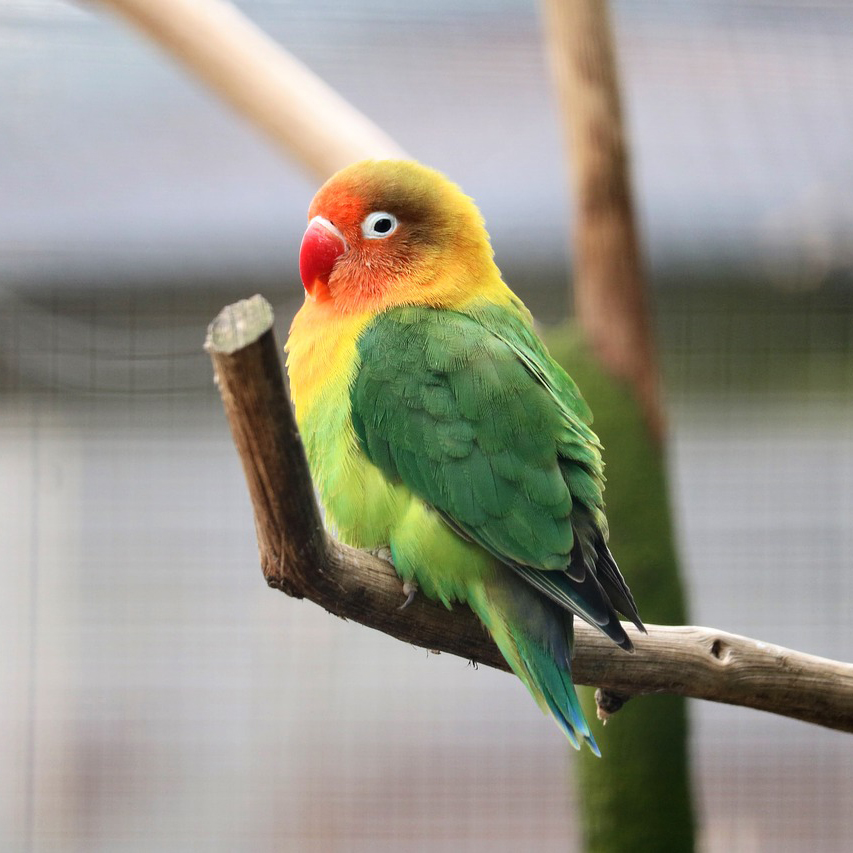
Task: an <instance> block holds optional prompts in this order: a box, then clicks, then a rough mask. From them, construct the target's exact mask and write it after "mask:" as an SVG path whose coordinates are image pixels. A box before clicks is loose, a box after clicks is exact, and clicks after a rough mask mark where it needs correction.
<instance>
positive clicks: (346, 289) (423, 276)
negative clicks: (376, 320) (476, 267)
mask: <svg viewBox="0 0 853 853" xmlns="http://www.w3.org/2000/svg"><path fill="white" fill-rule="evenodd" d="M308 216H309V219H310V221H309V224H308V229H307V230H306V232H305V235H304V237H303V238H302V247H301V249H300V253H299V269H300V274H301V276H302V283H303V285H304V286H305V290H306V292H307V294H308V296H309V298H310V299H313V300H315V301H317V302H332V303H334V307H335V308H336V309H338V310H340V311H341V312H343V313H349V312H352V311H358V310H374V311H376V310H382V309H383V308H386V307H388V306H390V305H394V304H402V303H407V302H408V303H417V302H430V301H432V296H431V294H432V293H434V292H435V288H436V286H437V282H438V281H439V279H441V278H442V276H443V275H444V274H445V273H446V271H447V269H448V268H450V267H452V266H453V260H454V257H455V256H456V255H458V254H459V251H460V250H461V251H462V252H463V255H467V256H468V257H470V256H471V255H472V248H471V247H472V246H474V245H476V246H482V245H485V250H486V255H487V257H488V259H490V258H491V252H490V249H489V246H488V240H487V238H486V237H485V232H484V230H483V228H482V223H481V220H480V218H479V214H478V213H477V210H476V208H475V207H474V205H473V204H472V203H471V201H470V199H468V198H467V197H466V196H464V195H463V194H462V193H461V192H460V191H459V190H458V189H457V188H456V187H455V186H454V185H453V184H451V183H450V182H449V181H447V180H446V179H445V178H443V177H442V176H441V175H439V174H438V173H437V172H433V171H432V170H430V169H426V168H425V167H423V166H420V165H418V164H415V163H409V162H405V161H389V160H380V161H366V162H363V163H357V164H355V165H354V166H350V167H349V168H347V169H344V170H343V171H342V172H339V173H338V174H337V175H335V176H334V177H332V178H331V179H330V180H329V181H328V182H327V183H326V184H324V186H323V187H321V188H320V191H319V192H318V193H317V195H316V196H315V197H314V200H313V202H312V203H311V207H310V208H309V211H308ZM472 224H473V226H474V227H473V229H472V227H471V225H472ZM472 231H473V235H472ZM480 253H482V251H481V250H480Z"/></svg>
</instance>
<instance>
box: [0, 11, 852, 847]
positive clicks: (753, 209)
mask: <svg viewBox="0 0 853 853" xmlns="http://www.w3.org/2000/svg"><path fill="white" fill-rule="evenodd" d="M240 5H241V8H244V10H245V11H247V12H248V13H249V14H250V15H251V16H252V17H254V18H255V20H257V21H258V22H259V23H261V24H262V26H264V28H265V29H267V30H268V31H270V32H271V33H272V34H273V35H274V36H275V37H276V38H278V39H280V40H281V41H282V42H283V43H284V44H285V45H286V46H288V47H290V48H291V49H293V50H294V51H295V52H297V53H298V54H299V55H300V57H301V58H303V59H305V60H306V61H308V62H309V63H310V64H311V65H312V66H313V67H315V68H317V70H319V71H320V72H321V73H322V74H323V75H324V76H325V77H326V78H327V79H329V80H330V81H331V82H332V83H334V84H335V85H337V86H339V87H340V88H341V89H342V91H343V92H344V93H345V94H346V95H347V96H348V97H351V98H352V99H353V100H354V101H355V102H356V103H357V105H358V106H360V107H362V108H364V109H366V110H367V111H368V112H369V113H370V114H371V115H372V116H373V117H374V118H376V119H377V120H379V121H380V123H382V124H383V125H384V126H385V127H387V128H388V129H389V130H391V131H392V133H394V135H395V136H397V137H398V138H399V139H400V140H401V141H402V142H403V144H404V145H406V146H407V147H408V148H409V149H410V150H411V151H412V152H413V153H414V154H416V155H417V156H419V157H420V158H421V159H424V160H425V161H428V162H431V163H433V164H435V165H438V166H440V167H441V168H443V169H445V170H446V171H447V172H448V173H450V174H451V175H452V176H453V177H454V178H455V179H457V180H458V181H459V182H460V183H461V184H462V185H463V186H464V187H465V189H466V190H468V191H469V192H471V193H472V194H473V195H474V196H475V197H476V198H477V199H478V201H480V202H481V204H482V206H483V208H484V211H485V213H486V216H487V219H488V221H489V224H490V229H491V231H492V235H493V237H494V241H495V244H496V250H497V253H498V259H499V261H500V262H501V266H502V268H504V269H505V271H506V273H507V277H508V279H509V280H510V281H511V282H512V283H513V284H514V285H515V286H516V287H517V289H518V290H519V292H520V293H521V294H522V296H523V297H524V298H525V300H526V301H527V302H528V303H529V304H530V305H531V306H532V307H533V308H534V310H535V312H536V313H538V314H539V315H541V316H542V317H543V318H553V317H555V316H558V315H559V314H561V313H562V312H563V310H564V308H563V306H564V304H565V295H564V291H565V286H564V275H563V273H562V267H563V265H564V260H563V257H564V252H565V249H564V243H565V239H564V233H565V228H566V221H565V218H566V214H565V213H564V206H565V201H564V198H565V193H564V188H563V186H562V183H561V180H560V179H559V178H555V176H559V175H561V173H562V165H561V151H560V142H559V138H560V137H559V123H558V121H557V118H556V112H555V110H554V107H553V104H552V102H551V95H550V88H549V84H548V81H547V74H546V68H545V64H544V59H543V55H542V46H541V36H542V34H541V31H540V25H539V22H538V19H537V12H536V9H535V8H534V7H533V6H532V5H531V4H529V3H522V2H505V3H500V4H493V3H490V4H486V3H481V4H478V3H475V4H470V5H469V7H468V8H467V9H466V10H465V11H464V12H460V11H458V10H457V9H456V4H449V3H438V4H430V5H429V6H428V7H426V6H423V5H420V6H416V5H415V4H408V5H406V4H403V5H402V6H399V5H397V4H394V5H393V9H392V8H391V4H382V3H379V2H372V3H364V4H345V5H343V6H339V5H338V4H332V3H328V4H319V5H318V4H303V5H300V4H287V5H284V4H281V5H280V4H277V3H265V2H260V1H259V0H255V2H247V3H245V4H240ZM614 17H615V24H616V28H617V34H618V46H619V53H620V62H621V66H622V71H623V78H624V83H625V90H626V102H627V107H628V111H629V116H630V119H631V127H632V132H633V134H632V135H633V142H634V150H635V164H636V168H635V172H636V178H637V180H636V184H637V188H638V195H639V200H640V206H641V208H642V211H643V222H644V226H645V231H646V233H647V235H648V244H649V247H650V257H651V262H652V270H653V278H654V280H655V284H656V286H657V289H656V302H657V321H658V329H659V337H660V342H661V346H662V356H663V358H662V360H663V365H664V371H665V377H666V389H667V396H668V404H669V409H670V419H671V427H672V434H671V442H670V458H671V463H672V475H673V486H672V488H673V494H674V498H675V504H676V510H677V517H678V521H679V535H680V544H681V552H682V555H683V558H684V569H685V573H686V578H687V584H688V587H689V591H690V594H691V611H692V618H693V621H694V622H696V623H698V624H707V625H713V626H716V627H720V628H723V629H726V630H731V631H735V632H737V633H743V634H747V635H749V636H753V637H757V638H760V639H762V640H766V641H769V642H775V643H780V644H783V645H786V646H790V647H794V648H797V649H800V650H803V651H806V652H811V653H814V654H819V655H825V656H828V657H833V658H839V659H850V657H851V649H853V627H851V620H850V618H849V617H850V603H851V601H853V574H851V571H850V568H851V554H853V521H851V519H853V285H852V284H851V282H853V272H852V271H853V250H851V245H853V243H851V237H850V234H851V232H853V211H852V210H851V204H850V201H849V200H850V198H851V197H853V195H851V193H850V189H851V182H853V171H852V170H851V152H850V148H849V139H851V138H853V127H851V125H853V82H851V81H853V73H850V72H851V71H853V69H851V62H853V60H851V57H853V50H851V49H850V48H851V47H853V11H851V9H850V8H849V7H848V5H847V4H841V3H837V4H832V3H803V4H796V3H781V2H769V0H768V2H761V3H759V2H755V3H748V4H743V3H727V2H694V3H676V2H672V3H665V4H661V3H651V2H628V0H625V2H621V3H616V4H615V5H614ZM0 43H2V45H3V48H4V49H3V50H2V51H0V69H2V71H3V73H2V74H0V101H2V103H3V104H4V108H3V110H2V112H0V186H2V187H3V190H2V195H0V543H2V555H3V565H4V567H5V571H4V572H3V582H2V584H3V585H2V590H0V648H2V649H3V654H2V655H0V755H2V756H3V761H2V764H0V846H2V847H3V849H9V850H18V849H20V850H49V849H56V850H68V849H87V850H134V849H138V850H146V851H147V850H153V849H163V850H174V849H186V848H200V849H205V850H215V849H223V850H253V849H258V848H259V847H260V848H262V849H263V848H267V847H270V846H273V845H275V846H276V847H277V848H279V849H294V850H310V849H316V850H327V849H346V850H359V849H364V850H373V849H377V848H380V849H382V848H384V849H394V850H403V849H454V850H457V849H458V850H466V849H467V850H478V849H481V848H485V847H489V848H490V849H498V850H517V849H526V847H527V846H531V845H532V844H534V843H535V844H536V847H537V849H540V850H557V849H560V850H564V849H566V848H567V847H569V848H571V847H573V846H574V847H577V845H578V828H577V824H576V820H575V817H574V814H573V807H572V804H571V802H572V800H571V798H572V790H571V787H572V783H571V776H570V772H569V771H570V762H571V760H572V757H571V755H570V754H569V753H570V751H569V750H568V749H566V748H565V745H564V744H563V742H562V741H561V740H560V738H559V735H558V733H557V732H556V731H555V730H554V728H553V725H552V723H551V722H550V721H549V720H547V719H546V718H545V717H543V716H541V715H540V714H538V712H537V711H536V709H535V708H534V707H533V705H532V704H531V702H530V700H529V697H528V696H527V695H526V694H525V692H524V690H523V689H522V688H521V686H520V685H519V684H518V683H516V682H515V680H514V679H511V678H508V677H507V676H505V675H503V674H501V673H497V672H492V671H490V670H487V669H486V668H480V669H479V670H476V671H473V670H472V668H471V667H470V666H468V665H467V664H466V663H465V662H464V661H460V660H456V659H452V658H449V657H445V656H441V657H435V656H429V655H426V654H425V653H423V652H421V651H418V650H415V649H412V648H409V647H407V646H404V645H401V644H399V643H397V642H395V641H393V640H391V639H389V638H386V637H383V636H381V635H378V634H375V633H373V632H370V631H368V630H366V629H363V628H360V627H358V626H355V625H351V624H345V623H342V622H340V621H338V620H334V619H332V618H331V617H329V616H328V615H327V614H325V613H323V612H321V611H320V610H319V609H318V608H315V607H314V606H313V605H310V604H307V603H302V602H294V601H291V600H288V599H286V598H285V597H284V596H282V595H280V594H278V593H274V592H272V591H269V590H267V589H266V587H265V586H264V584H263V581H262V578H261V576H260V572H259V571H258V569H257V552H256V546H255V543H254V532H253V524H252V518H251V511H250V507H249V502H248V496H247V494H246V490H245V486H244V484H243V481H242V474H241V471H240V467H239V462H238V460H237V457H236V454H235V452H234V450H233V447H232V446H231V442H230V438H229V435H228V432H227V428H226V425H225V422H224V417H223V415H222V412H221V407H220V405H219V403H218V399H217V397H216V391H215V388H214V387H213V382H212V377H211V372H210V368H209V364H208V362H207V360H206V356H205V355H204V354H203V353H202V351H201V343H202V340H203V337H204V327H205V325H206V324H207V322H208V321H209V320H210V319H211V318H212V317H213V316H214V315H215V313H216V312H217V311H218V310H219V308H221V307H222V305H223V304H225V303H227V302H230V301H233V300H234V299H236V298H240V297H243V296H247V295H250V294H251V293H253V292H255V291H257V290H262V291H264V292H265V293H266V295H267V296H268V297H269V298H270V299H271V300H272V301H273V302H274V303H275V304H276V314H277V317H278V321H277V329H278V333H279V339H280V340H281V339H283V337H284V334H285V330H286V326H287V323H288V322H289V318H290V317H291V316H292V314H293V313H294V311H295V309H296V307H297V306H298V300H299V299H300V298H301V295H300V294H301V289H300V287H299V283H298V280H297V279H296V277H295V269H294V267H295V253H296V249H297V246H298V241H299V237H300V235H301V231H302V222H303V218H304V211H305V209H306V207H307V203H308V200H309V199H310V196H311V194H312V191H313V187H312V185H311V183H310V182H309V181H307V180H306V179H305V178H304V177H302V176H301V175H300V174H299V173H298V172H296V171H295V169H294V167H292V166H289V165H288V164H287V163H284V162H282V161H280V160H278V159H277V157H276V155H275V154H273V153H272V152H270V151H268V150H266V149H265V148H264V147H263V145H262V143H261V142H260V141H259V140H258V139H256V138H255V137H253V136H252V134H251V132H250V131H248V130H246V129H244V128H242V127H241V126H240V124H239V122H237V121H235V120H233V119H232V117H231V116H229V115H228V114H227V113H226V112H224V111H223V110H221V109H220V108H219V107H218V106H216V105H215V104H214V103H213V101H212V100H210V99H208V98H207V97H206V96H204V95H202V94H200V93H199V92H198V90H196V89H195V88H194V87H193V85H192V84H190V83H189V82H187V80H186V79H185V78H182V77H181V76H180V75H179V74H178V72H177V71H175V70H174V69H172V68H171V66H169V65H168V64H167V63H165V62H164V61H163V60H162V58H161V57H159V56H158V55H156V54H155V53H154V52H153V51H151V50H150V49H148V48H147V47H144V46H142V45H141V43H140V42H138V41H137V40H136V39H135V37H134V36H132V35H130V34H128V33H126V32H124V31H123V30H121V29H120V28H119V27H118V26H117V25H116V24H113V23H112V22H109V21H105V20H101V19H98V18H96V17H94V16H93V15H92V14H91V12H90V11H88V10H86V11H82V10H80V9H79V8H77V7H74V6H66V5H63V4H62V3H60V2H58V0H56V2H52V0H42V2H34V0H32V1H31V2H23V0H17V1H16V2H7V3H5V4H3V5H2V6H0ZM449 129H452V132H451V131H450V130H449ZM496 175H498V176H500V179H497V180H496V178H495V176H496ZM692 719H693V753H694V768H693V773H694V776H695V779H696V782H697V790H698V796H699V808H700V818H701V822H702V826H703V839H704V846H705V849H706V850H709V851H724V850H725V851H728V850H737V851H753V850H754V851H764V850H780V851H781V850H787V851H799V850H809V851H814V852H815V853H816V851H837V850H842V849H846V848H847V847H848V846H849V844H850V841H851V839H853V815H851V812H850V809H849V803H850V802H851V801H853V745H851V742H850V739H849V736H846V735H842V734H839V733H835V732H829V731H825V730H822V729H819V728H816V727H813V726H807V725H805V724H801V723H796V722H793V721H789V720H785V719H782V718H777V717H772V716H769V715H765V714H759V713H756V712H751V711H748V710H743V709H738V708H728V707H722V706H714V705H710V704H708V703H704V704H699V703H694V705H693V707H692ZM613 725H618V717H617V718H615V719H614V721H613Z"/></svg>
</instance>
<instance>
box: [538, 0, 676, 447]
mask: <svg viewBox="0 0 853 853" xmlns="http://www.w3.org/2000/svg"><path fill="white" fill-rule="evenodd" d="M545 15H546V21H547V24H548V26H547V32H548V44H549V49H550V51H549V52H550V55H551V65H552V68H553V72H554V79H555V81H556V85H557V93H558V95H559V100H560V105H561V107H562V113H563V120H564V123H565V125H566V129H567V131H568V133H567V152H566V153H567V159H568V161H569V163H570V165H571V167H572V168H571V172H572V177H573V185H574V192H573V193H571V197H572V198H573V199H574V207H575V224H574V234H573V242H574V262H573V266H574V276H573V290H574V301H575V313H576V315H577V319H578V324H579V326H580V328H581V330H582V331H583V333H584V335H585V336H586V338H587V340H588V341H589V343H590V346H591V347H592V349H593V352H595V354H596V356H597V357H598V360H599V361H600V363H601V364H602V366H603V367H604V368H605V369H607V370H608V371H609V372H610V373H611V374H612V375H613V376H616V377H618V378H621V379H624V380H626V381H627V382H628V383H629V384H630V386H631V387H632V388H633V390H634V393H635V395H636V396H637V399H638V400H639V402H640V405H641V406H642V409H643V413H644V415H645V418H646V421H647V422H648V424H649V427H650V429H651V430H652V434H653V435H655V436H656V438H657V439H658V440H662V437H663V433H664V414H663V408H662V405H661V399H660V389H659V385H658V370H657V364H656V358H655V346H654V339H653V335H652V325H651V312H650V311H649V306H648V295H647V293H648V288H647V287H646V283H645V278H644V273H643V265H642V262H641V259H640V250H639V244H638V239H637V226H636V218H635V215H634V205H633V201H632V196H631V180H630V168H629V156H628V146H627V143H626V139H625V131H624V129H623V120H622V110H621V106H620V103H619V85H618V79H617V74H616V59H615V56H614V51H613V43H612V36H611V28H610V22H609V16H608V12H607V3H606V2H602V0H545Z"/></svg>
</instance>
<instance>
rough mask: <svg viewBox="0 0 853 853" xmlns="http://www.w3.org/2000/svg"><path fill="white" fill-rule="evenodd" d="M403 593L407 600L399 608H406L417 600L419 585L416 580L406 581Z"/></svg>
mask: <svg viewBox="0 0 853 853" xmlns="http://www.w3.org/2000/svg"><path fill="white" fill-rule="evenodd" d="M403 593H404V594H405V596H406V600H405V601H404V602H403V603H402V604H401V605H400V606H399V607H398V608H397V609H398V610H405V609H406V608H407V607H408V606H409V605H410V604H411V603H412V602H413V601H414V600H415V596H416V595H417V594H418V585H417V584H416V583H415V582H414V581H404V582H403Z"/></svg>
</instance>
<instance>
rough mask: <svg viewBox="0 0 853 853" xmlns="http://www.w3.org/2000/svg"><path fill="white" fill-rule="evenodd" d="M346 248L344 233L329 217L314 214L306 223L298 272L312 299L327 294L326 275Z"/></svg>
mask: <svg viewBox="0 0 853 853" xmlns="http://www.w3.org/2000/svg"><path fill="white" fill-rule="evenodd" d="M346 250H347V244H346V240H344V235H343V234H341V232H340V231H338V229H337V228H335V226H334V225H332V223H331V222H329V220H328V219H324V218H323V217H322V216H315V217H314V218H313V219H312V220H311V221H310V222H309V223H308V228H307V229H306V231H305V235H304V236H303V237H302V246H301V247H300V249H299V275H300V276H302V284H303V286H304V287H305V290H306V292H307V293H308V295H309V296H310V297H311V298H312V299H323V298H324V296H325V297H328V296H329V276H330V275H331V274H332V269H333V268H334V266H335V262H336V261H337V260H338V258H339V257H340V256H341V255H342V254H343V253H344V252H345V251H346Z"/></svg>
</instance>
